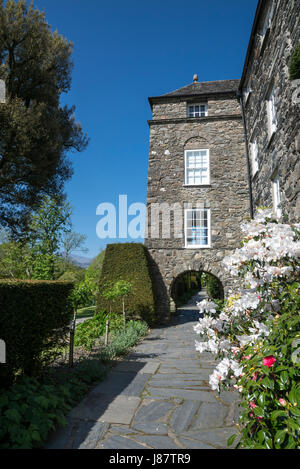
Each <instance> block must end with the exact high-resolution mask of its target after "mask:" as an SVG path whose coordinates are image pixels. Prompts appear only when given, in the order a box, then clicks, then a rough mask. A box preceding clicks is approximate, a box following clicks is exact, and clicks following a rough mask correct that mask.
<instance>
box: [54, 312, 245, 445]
mask: <svg viewBox="0 0 300 469" xmlns="http://www.w3.org/2000/svg"><path fill="white" fill-rule="evenodd" d="M198 317H199V313H198V312H197V311H196V310H195V306H193V305H190V304H189V305H187V306H186V307H184V308H180V309H179V310H178V315H176V317H175V318H174V320H173V322H172V324H171V325H168V326H163V327H160V328H157V329H153V330H152V332H151V333H150V334H149V335H148V336H147V337H146V338H145V339H144V340H143V342H142V343H141V344H140V345H138V346H137V347H136V348H135V349H134V351H133V352H132V353H131V354H130V355H128V356H127V357H126V361H123V362H118V364H117V365H116V366H115V367H114V368H113V369H112V371H111V372H110V373H109V375H108V377H107V378H106V379H105V381H103V382H102V383H100V384H99V385H97V386H96V387H95V388H94V389H93V390H92V391H91V392H90V393H89V394H88V395H87V396H86V397H85V398H84V399H83V400H82V401H81V402H80V403H79V405H77V407H75V408H74V409H73V410H72V411H71V413H70V414H69V416H68V419H67V420H68V426H67V427H66V428H65V429H62V430H59V431H57V432H56V433H55V434H54V435H52V437H51V439H50V441H49V442H48V445H47V448H50V449H71V448H72V449H75V448H76V449H105V448H109V449H147V448H148V449H149V448H154V449H184V448H187V449H193V448H196V449H206V448H207V449H213V448H215V449H222V448H227V440H228V438H229V437H230V436H231V435H232V434H233V433H237V429H236V426H235V424H236V422H237V418H238V398H239V395H238V394H237V393H235V392H229V391H225V392H221V394H220V395H219V394H218V393H215V392H213V391H211V390H210V388H209V385H208V377H209V375H210V374H211V372H212V370H213V369H214V367H215V365H216V362H215V360H214V357H213V356H212V355H211V354H208V353H203V354H201V355H199V353H198V352H196V350H195V345H194V342H195V339H196V338H198V339H199V337H198V336H197V335H196V334H195V333H194V331H193V325H194V324H195V323H196V321H197V320H198Z"/></svg>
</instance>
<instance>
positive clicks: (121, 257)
mask: <svg viewBox="0 0 300 469" xmlns="http://www.w3.org/2000/svg"><path fill="white" fill-rule="evenodd" d="M118 280H127V281H128V282H130V283H131V284H132V287H133V288H132V294H131V295H130V296H129V297H128V298H126V300H125V309H126V315H127V317H128V318H130V319H143V320H144V321H146V322H147V324H153V323H155V322H156V320H157V317H156V313H155V303H154V294H153V290H152V281H151V277H150V272H149V265H148V258H147V251H146V248H145V246H144V245H143V244H141V243H118V244H109V245H108V246H107V247H106V251H105V257H104V261H103V267H102V273H101V277H100V282H99V293H98V295H97V301H96V310H97V311H98V312H100V311H101V310H103V309H105V310H106V311H109V310H110V302H109V301H108V300H106V299H105V298H104V297H103V295H102V293H103V291H104V290H105V289H106V288H109V287H110V286H111V285H112V284H114V283H115V282H117V281H118ZM112 308H113V311H114V312H116V313H122V301H121V299H120V300H115V301H114V302H113V303H112Z"/></svg>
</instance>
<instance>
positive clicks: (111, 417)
mask: <svg viewBox="0 0 300 469" xmlns="http://www.w3.org/2000/svg"><path fill="white" fill-rule="evenodd" d="M140 402H141V399H140V398H139V397H135V396H116V397H115V398H112V397H110V396H109V395H107V394H101V393H98V394H93V395H91V394H89V395H88V396H87V397H86V398H85V399H83V401H81V403H80V404H79V405H78V406H77V407H75V408H74V409H73V410H72V411H71V413H70V415H71V417H73V418H76V419H81V420H93V421H101V422H108V423H121V424H122V423H123V424H127V425H129V424H130V422H131V420H132V418H133V416H134V413H135V411H136V409H137V408H138V406H139V404H140Z"/></svg>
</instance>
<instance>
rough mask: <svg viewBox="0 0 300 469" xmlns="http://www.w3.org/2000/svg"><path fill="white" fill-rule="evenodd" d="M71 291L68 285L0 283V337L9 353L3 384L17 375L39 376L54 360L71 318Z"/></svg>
mask: <svg viewBox="0 0 300 469" xmlns="http://www.w3.org/2000/svg"><path fill="white" fill-rule="evenodd" d="M72 288H73V285H72V284H71V283H66V282H50V281H4V280H2V281H0V311H1V314H0V337H1V339H2V340H4V341H5V343H6V352H7V363H6V364H2V365H1V366H0V376H1V382H2V383H3V382H4V383H5V384H7V383H10V382H11V381H12V380H13V379H14V377H15V374H16V373H20V372H21V373H23V372H25V373H26V374H28V375H32V374H34V373H37V372H38V370H39V369H40V368H41V367H42V366H43V365H46V364H48V363H49V362H50V361H51V360H53V358H55V356H56V353H57V352H56V351H55V349H56V348H57V347H59V346H61V345H62V344H64V341H65V337H66V334H67V331H68V325H69V323H70V320H71V318H72V305H71V303H70V301H69V295H70V292H71V290H72Z"/></svg>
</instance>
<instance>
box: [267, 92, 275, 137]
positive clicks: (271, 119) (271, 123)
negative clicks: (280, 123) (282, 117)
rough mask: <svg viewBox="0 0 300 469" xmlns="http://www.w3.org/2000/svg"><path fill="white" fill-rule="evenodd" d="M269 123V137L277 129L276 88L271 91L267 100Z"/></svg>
mask: <svg viewBox="0 0 300 469" xmlns="http://www.w3.org/2000/svg"><path fill="white" fill-rule="evenodd" d="M267 110H268V122H269V137H271V136H272V134H273V133H274V132H275V131H276V129H277V117H276V105H275V90H274V86H273V88H272V89H271V91H270V93H269V96H268V99H267Z"/></svg>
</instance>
